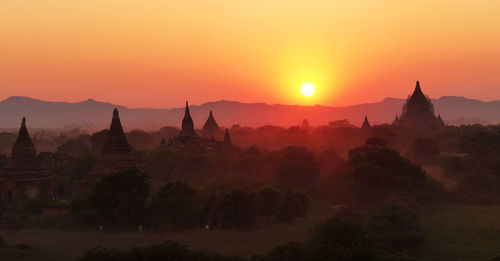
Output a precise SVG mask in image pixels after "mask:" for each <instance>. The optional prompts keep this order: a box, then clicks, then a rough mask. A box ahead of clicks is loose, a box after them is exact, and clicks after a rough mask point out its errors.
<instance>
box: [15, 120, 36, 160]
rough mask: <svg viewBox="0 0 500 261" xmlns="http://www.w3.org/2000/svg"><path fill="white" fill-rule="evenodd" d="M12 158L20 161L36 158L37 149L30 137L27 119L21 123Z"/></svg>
mask: <svg viewBox="0 0 500 261" xmlns="http://www.w3.org/2000/svg"><path fill="white" fill-rule="evenodd" d="M11 156H12V158H19V159H20V158H22V159H32V158H35V157H36V148H35V146H34V145H33V142H32V141H31V138H30V135H29V133H28V128H26V118H25V117H23V119H22V121H21V127H20V128H19V133H18V134H17V139H16V141H15V143H14V146H12V152H11Z"/></svg>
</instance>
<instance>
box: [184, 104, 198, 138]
mask: <svg viewBox="0 0 500 261" xmlns="http://www.w3.org/2000/svg"><path fill="white" fill-rule="evenodd" d="M181 136H183V137H191V136H196V132H195V131H194V123H193V119H192V118H191V113H190V112H189V105H188V101H186V109H185V111H184V118H183V119H182V130H181Z"/></svg>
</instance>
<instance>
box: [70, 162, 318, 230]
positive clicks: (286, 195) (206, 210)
mask: <svg viewBox="0 0 500 261" xmlns="http://www.w3.org/2000/svg"><path fill="white" fill-rule="evenodd" d="M309 205H310V199H309V196H308V195H307V194H305V193H303V192H300V191H297V190H293V189H291V188H286V189H278V188H275V187H272V186H266V187H263V188H261V189H258V190H257V191H251V192H247V191H243V190H230V191H223V190H219V189H213V188H207V187H205V188H193V187H191V186H189V185H188V184H187V183H186V182H183V181H179V180H176V181H171V182H168V183H167V184H166V185H164V186H162V187H161V188H160V189H159V190H158V191H157V192H155V193H152V191H151V190H150V184H149V182H148V177H147V175H146V174H145V173H144V172H140V171H139V170H137V169H129V170H124V171H121V172H117V173H112V174H109V175H106V176H103V177H102V178H101V179H100V181H98V182H97V183H96V184H94V185H93V187H92V189H91V190H90V191H88V192H84V193H80V194H77V195H75V196H74V197H73V199H72V200H71V211H72V213H73V215H74V216H75V218H76V219H78V220H80V221H81V222H83V223H85V224H88V225H91V226H94V227H98V226H104V228H105V229H137V227H138V226H141V227H143V228H144V229H151V230H155V231H158V230H178V229H186V228H200V227H206V228H207V229H213V228H215V229H234V228H247V227H250V226H252V225H253V224H254V222H255V220H256V219H257V217H259V216H262V217H265V218H267V219H268V220H272V221H276V222H287V221H292V220H293V219H294V218H297V217H304V216H306V214H307V211H308V208H309Z"/></svg>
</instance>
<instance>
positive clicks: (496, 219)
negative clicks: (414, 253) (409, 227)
mask: <svg viewBox="0 0 500 261" xmlns="http://www.w3.org/2000/svg"><path fill="white" fill-rule="evenodd" d="M422 229H423V232H424V237H425V239H426V243H425V245H424V247H423V248H422V249H421V254H422V257H423V258H422V260H429V261H438V260H440V261H441V260H455V261H468V260H490V259H491V258H493V257H496V256H500V206H463V205H459V206H455V205H451V206H450V205H447V206H435V207H431V208H427V209H425V210H424V211H423V212H422Z"/></svg>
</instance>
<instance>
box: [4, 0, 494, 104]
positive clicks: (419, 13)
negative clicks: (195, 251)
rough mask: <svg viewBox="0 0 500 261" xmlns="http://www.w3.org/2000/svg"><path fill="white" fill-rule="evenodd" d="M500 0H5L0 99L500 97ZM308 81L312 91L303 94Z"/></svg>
mask: <svg viewBox="0 0 500 261" xmlns="http://www.w3.org/2000/svg"><path fill="white" fill-rule="evenodd" d="M499 14H500V1H494V0H488V1H486V0H483V1H481V0H474V1H460V0H449V1H445V0H440V1H435V0H433V1H422V0H418V1H410V0H405V1H401V0H395V1H384V0H379V1H367V0H363V1H353V0H345V1H327V0H286V1H271V0H251V1H243V0H239V1H238V0H227V1H215V0H207V1H195V0H179V1H156V0H151V1H145V0H140V1H139V0H137V1H131V0H81V1H80V0H72V1H68V0H44V1H40V0H1V1H0V99H4V98H6V97H8V96H12V95H22V96H29V97H33V98H39V99H47V100H55V101H80V100H85V99H87V98H94V99H96V100H101V101H110V102H113V103H117V104H122V105H126V106H131V107H171V106H182V105H183V104H184V101H185V100H186V99H189V100H190V102H191V103H194V104H199V103H203V102H207V101H215V100H220V99H226V100H239V101H244V102H267V103H282V104H323V105H348V104H355V103H364V102H373V101H378V100H380V99H383V98H384V97H387V96H390V97H406V96H407V95H408V94H410V93H411V92H412V90H413V88H414V84H415V81H416V80H417V79H418V80H420V81H421V85H422V88H423V90H424V92H425V93H426V94H428V95H430V96H431V97H439V96H442V95H456V96H467V97H472V98H479V99H483V100H492V99H500V18H499V17H500V16H499ZM303 82H311V83H313V84H314V85H315V86H316V94H315V95H313V96H312V97H310V98H306V97H303V96H302V95H300V92H299V89H300V85H301V84H302V83H303Z"/></svg>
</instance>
